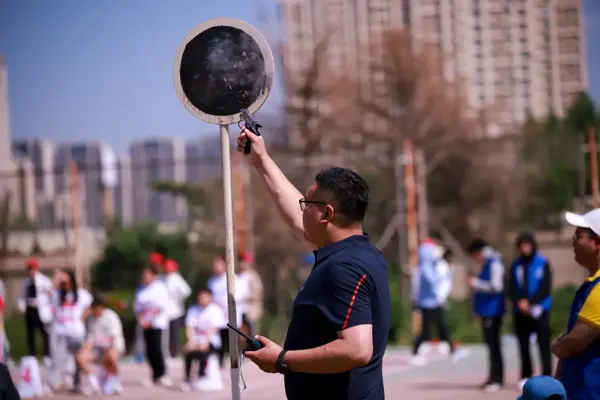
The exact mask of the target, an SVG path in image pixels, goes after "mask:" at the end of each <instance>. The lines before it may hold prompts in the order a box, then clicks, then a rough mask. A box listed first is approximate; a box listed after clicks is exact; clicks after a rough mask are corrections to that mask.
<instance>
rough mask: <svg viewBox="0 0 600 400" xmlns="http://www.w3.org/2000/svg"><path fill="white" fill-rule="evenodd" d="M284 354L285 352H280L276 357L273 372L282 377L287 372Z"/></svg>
mask: <svg viewBox="0 0 600 400" xmlns="http://www.w3.org/2000/svg"><path fill="white" fill-rule="evenodd" d="M286 353H287V350H281V353H279V356H278V357H277V361H275V370H276V371H277V372H279V373H280V374H283V375H285V374H286V373H287V372H288V371H289V367H288V365H287V364H286V363H285V354H286Z"/></svg>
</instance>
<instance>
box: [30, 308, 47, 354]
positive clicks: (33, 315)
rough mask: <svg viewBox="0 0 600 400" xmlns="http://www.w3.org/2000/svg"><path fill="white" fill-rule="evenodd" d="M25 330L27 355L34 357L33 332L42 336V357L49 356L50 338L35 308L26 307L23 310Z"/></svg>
mask: <svg viewBox="0 0 600 400" xmlns="http://www.w3.org/2000/svg"><path fill="white" fill-rule="evenodd" d="M25 329H26V330H27V351H28V355H30V356H34V357H35V355H36V354H35V353H36V351H35V350H36V349H35V332H36V331H39V333H40V335H41V336H42V343H43V346H44V347H43V351H44V354H43V355H44V356H45V357H48V356H49V355H50V338H49V336H48V331H47V330H46V325H44V323H43V322H42V320H41V319H40V313H39V311H38V309H37V308H36V307H27V309H26V310H25Z"/></svg>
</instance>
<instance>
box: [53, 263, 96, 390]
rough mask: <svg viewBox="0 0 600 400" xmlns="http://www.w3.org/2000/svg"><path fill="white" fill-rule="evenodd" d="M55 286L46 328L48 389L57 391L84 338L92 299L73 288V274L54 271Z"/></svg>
mask: <svg viewBox="0 0 600 400" xmlns="http://www.w3.org/2000/svg"><path fill="white" fill-rule="evenodd" d="M55 284H56V285H57V288H58V290H57V291H56V294H55V298H54V306H53V308H54V320H53V322H52V326H51V328H50V337H51V342H52V344H51V353H50V354H51V356H52V367H51V368H50V376H49V378H50V385H51V386H52V389H53V390H57V389H58V388H59V387H60V384H61V381H62V379H63V378H64V374H65V373H66V372H67V371H66V369H67V366H68V365H69V363H72V360H73V359H74V357H75V354H77V352H78V351H79V349H80V348H81V345H82V343H83V340H84V338H85V318H86V315H87V311H88V308H89V306H90V305H91V303H92V295H91V294H90V293H89V292H88V291H87V290H85V289H82V288H80V287H77V282H76V280H75V273H74V272H73V271H66V272H65V271H60V270H59V271H57V272H56V274H55ZM73 385H74V389H75V391H77V390H78V386H79V371H78V370H77V371H76V372H75V376H74V381H73Z"/></svg>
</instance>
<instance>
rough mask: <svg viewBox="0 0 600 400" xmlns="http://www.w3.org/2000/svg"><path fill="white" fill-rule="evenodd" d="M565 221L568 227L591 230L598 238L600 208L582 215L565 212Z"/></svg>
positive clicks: (599, 232) (599, 231)
mask: <svg viewBox="0 0 600 400" xmlns="http://www.w3.org/2000/svg"><path fill="white" fill-rule="evenodd" d="M565 219H566V220H567V222H568V223H569V224H570V225H573V226H575V227H578V228H588V229H591V230H592V231H594V233H595V234H596V235H599V236H600V208H596V209H595V210H592V211H590V212H587V213H585V214H583V215H581V214H575V213H572V212H569V211H567V212H566V213H565Z"/></svg>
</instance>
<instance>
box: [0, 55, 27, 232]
mask: <svg viewBox="0 0 600 400" xmlns="http://www.w3.org/2000/svg"><path fill="white" fill-rule="evenodd" d="M31 172H32V168H31V164H30V163H27V162H24V163H21V162H17V163H15V161H14V159H13V157H12V154H11V131H10V107H9V98H8V67H7V65H6V62H5V60H4V56H3V55H2V53H0V199H1V200H2V201H4V199H5V196H6V195H8V196H10V197H9V198H10V205H9V207H10V208H9V209H10V213H11V214H13V215H17V214H22V215H25V216H26V217H27V218H29V219H30V220H33V218H34V217H35V211H34V208H35V207H32V204H33V203H32V202H31V190H29V189H31V182H29V181H28V179H30V178H32V175H31Z"/></svg>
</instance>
